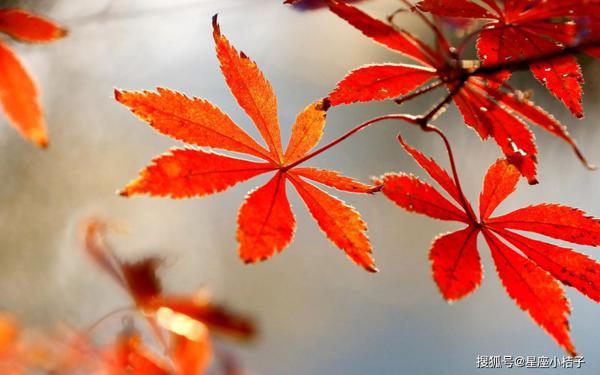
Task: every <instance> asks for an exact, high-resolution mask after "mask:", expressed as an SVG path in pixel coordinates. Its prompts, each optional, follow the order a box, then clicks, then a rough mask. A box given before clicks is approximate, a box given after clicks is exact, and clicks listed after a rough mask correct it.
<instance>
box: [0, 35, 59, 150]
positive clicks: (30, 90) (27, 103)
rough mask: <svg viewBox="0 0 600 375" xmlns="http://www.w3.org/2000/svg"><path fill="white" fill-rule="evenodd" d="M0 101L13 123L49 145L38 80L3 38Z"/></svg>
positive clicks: (0, 56)
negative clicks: (28, 71)
mask: <svg viewBox="0 0 600 375" xmlns="http://www.w3.org/2000/svg"><path fill="white" fill-rule="evenodd" d="M0 72H2V74H0V102H1V103H2V106H3V107H4V112H5V113H6V115H7V116H8V118H9V119H10V120H11V122H12V124H13V126H14V127H15V128H16V129H17V130H18V131H19V132H20V133H21V135H23V137H25V138H26V139H28V140H30V141H32V142H33V143H35V144H37V145H38V146H40V147H46V146H47V145H48V136H47V134H46V124H45V122H44V119H43V117H42V109H41V107H40V103H39V100H38V93H37V89H36V87H35V83H34V82H33V80H32V79H31V77H30V76H29V74H28V73H27V71H26V70H25V68H24V67H23V65H22V64H21V62H20V61H19V59H18V58H17V56H16V55H15V54H14V52H13V51H12V50H11V49H10V48H8V46H7V45H5V44H4V43H3V42H2V41H0Z"/></svg>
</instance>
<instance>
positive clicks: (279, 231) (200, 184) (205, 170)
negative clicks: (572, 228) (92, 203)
mask: <svg viewBox="0 0 600 375" xmlns="http://www.w3.org/2000/svg"><path fill="white" fill-rule="evenodd" d="M213 28H214V32H213V36H214V40H215V43H216V50H217V57H218V59H219V61H220V63H221V71H222V73H223V76H224V77H225V81H226V82H227V85H228V86H229V88H230V90H231V93H232V94H233V96H234V97H235V98H236V99H237V102H238V104H239V105H240V106H241V107H242V108H243V109H244V110H245V111H246V113H247V114H248V116H249V117H250V118H251V119H252V121H253V122H254V124H255V125H256V127H257V129H258V131H259V132H260V134H261V136H262V138H263V139H264V141H265V142H266V144H267V146H268V149H265V148H264V147H263V146H261V145H260V144H258V143H257V142H256V141H255V140H254V139H253V138H252V137H251V136H250V135H248V134H247V133H246V132H245V131H244V130H242V128H240V127H239V126H238V125H236V124H235V123H234V122H233V121H232V120H231V119H230V118H229V116H227V115H226V114H225V113H223V112H222V111H221V110H220V109H219V108H217V107H216V106H214V105H213V104H211V103H209V102H207V101H205V100H203V99H199V98H188V97H187V96H185V95H183V94H180V93H177V92H172V91H170V90H168V89H163V88H158V89H157V91H156V92H149V91H145V92H126V91H118V90H117V91H116V92H115V96H116V99H117V100H118V101H119V102H120V103H122V104H123V105H125V106H127V107H129V108H130V109H131V111H132V112H133V113H134V114H135V115H137V116H138V117H139V118H141V119H143V120H144V121H146V122H148V123H149V124H150V125H151V126H152V127H153V128H155V129H156V130H157V131H159V132H160V133H162V134H165V135H167V136H170V137H172V138H175V139H177V140H181V141H184V142H187V143H190V144H193V145H196V146H201V147H211V148H216V149H222V150H227V151H233V152H237V153H242V154H246V155H248V156H251V157H256V158H259V159H260V160H262V162H255V161H250V160H246V159H240V158H234V157H230V156H225V155H221V154H217V153H213V152H207V151H203V150H201V149H190V148H184V149H173V150H171V151H169V152H168V153H166V154H164V155H161V156H159V157H157V158H156V159H154V160H153V162H152V164H151V165H150V166H148V167H147V168H145V169H144V170H142V172H141V173H140V176H139V177H138V178H137V179H136V180H134V181H133V182H131V183H130V184H129V185H127V187H125V189H124V190H123V191H122V192H121V194H122V195H124V196H130V195H134V194H150V195H153V196H169V197H172V198H187V197H202V196H205V195H210V194H213V193H217V192H221V191H223V190H226V189H228V188H230V187H231V186H233V185H235V184H237V183H240V182H242V181H245V180H248V179H250V178H252V177H255V176H258V175H261V174H263V173H267V172H275V175H274V176H273V177H272V178H271V179H270V180H269V181H268V182H267V183H266V184H265V185H263V186H262V187H260V188H258V189H256V190H254V191H252V192H251V193H249V194H248V196H247V197H246V200H245V201H244V203H243V204H242V206H241V208H240V211H239V215H238V231H237V239H238V242H239V249H238V251H239V254H240V257H241V258H242V259H243V260H244V261H245V262H255V261H258V260H264V259H267V258H269V257H270V256H272V255H273V254H274V253H275V252H279V251H282V250H283V249H284V248H285V247H286V246H288V244H289V243H290V242H291V240H292V237H293V235H294V231H295V226H296V222H295V218H294V215H293V213H292V211H291V206H290V203H289V201H288V198H287V194H286V182H288V181H289V182H290V183H291V184H292V185H293V186H294V188H295V189H296V191H297V192H298V194H299V195H300V197H301V198H302V200H303V201H304V203H305V204H306V206H307V207H308V210H309V211H310V213H311V214H312V216H313V217H314V219H315V220H316V221H317V223H318V225H319V227H320V228H321V229H322V230H323V232H325V234H326V235H327V237H328V238H329V239H330V240H331V241H332V242H333V243H334V244H335V245H336V246H338V247H339V248H340V249H342V250H344V251H345V253H346V254H347V255H348V256H349V257H350V258H351V259H352V260H353V261H354V262H356V263H357V264H359V265H361V266H363V267H364V268H365V269H366V270H368V271H371V272H374V271H375V270H376V268H375V265H374V262H373V259H372V258H371V255H370V254H371V244H370V242H369V239H368V238H367V236H366V234H365V232H366V229H367V227H366V224H365V223H364V222H363V220H362V219H361V217H360V215H359V214H358V212H356V211H355V210H354V209H353V208H352V207H350V206H348V205H346V204H345V203H344V202H342V201H341V200H339V199H337V198H335V197H333V196H331V195H329V194H328V193H326V192H324V191H323V190H321V189H320V188H318V187H316V186H315V185H313V184H312V183H310V182H308V180H312V181H315V182H317V183H320V184H323V185H326V186H329V187H332V188H335V189H337V190H342V191H348V192H352V193H372V192H374V191H376V190H377V189H378V188H377V187H373V186H368V185H365V184H362V183H360V182H357V181H355V180H353V179H351V178H348V177H345V176H342V175H340V174H339V173H338V172H335V171H331V170H321V169H317V168H310V167H303V168H299V167H296V165H298V164H299V163H300V162H302V161H304V160H305V159H307V158H308V157H310V154H309V152H310V151H311V149H313V148H314V147H315V146H316V145H317V144H318V143H319V141H320V139H321V137H322V135H323V129H324V127H325V117H326V111H327V109H328V107H329V101H328V100H321V101H317V102H314V103H312V104H310V105H308V106H307V107H306V108H305V109H304V110H303V111H302V112H301V113H300V114H299V115H298V117H297V119H296V122H295V123H294V125H293V127H292V135H291V138H290V141H289V143H288V146H287V149H286V150H285V152H283V150H282V147H281V139H280V131H279V122H278V117H277V98H276V96H275V94H274V93H273V89H272V88H271V85H270V83H269V82H268V81H267V80H266V79H265V77H264V76H263V74H262V73H261V71H260V70H259V69H258V67H257V66H256V64H255V63H254V61H252V60H251V59H249V58H248V57H247V56H246V55H245V54H244V53H243V52H238V51H237V50H236V49H235V48H234V47H233V46H232V45H231V44H230V43H229V41H228V40H227V39H226V38H225V36H224V35H222V34H221V31H220V28H219V25H218V23H217V19H216V16H215V18H214V19H213Z"/></svg>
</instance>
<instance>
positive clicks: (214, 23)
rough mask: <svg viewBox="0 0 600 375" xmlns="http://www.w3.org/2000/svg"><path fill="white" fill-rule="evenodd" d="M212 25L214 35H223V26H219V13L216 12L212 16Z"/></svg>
mask: <svg viewBox="0 0 600 375" xmlns="http://www.w3.org/2000/svg"><path fill="white" fill-rule="evenodd" d="M212 27H213V35H214V36H215V38H216V37H220V36H221V26H219V13H215V14H214V15H213V16H212Z"/></svg>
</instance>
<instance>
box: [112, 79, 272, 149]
mask: <svg viewBox="0 0 600 375" xmlns="http://www.w3.org/2000/svg"><path fill="white" fill-rule="evenodd" d="M115 99H116V100H117V101H118V102H120V103H121V104H123V105H125V106H127V107H128V108H129V109H131V112H133V113H134V114H135V115H136V116H138V117H139V118H140V119H142V120H144V121H146V122H148V123H149V124H150V125H151V126H152V127H153V128H155V129H156V130H158V131H159V132H160V133H162V134H165V135H167V136H170V137H172V138H175V139H177V140H180V141H183V142H187V143H191V144H195V145H197V146H202V147H212V148H219V149H223V150H228V151H235V152H241V153H246V154H250V155H254V156H257V157H259V158H263V159H264V158H267V159H268V157H269V153H268V151H267V150H265V149H264V148H263V147H262V146H260V145H259V144H258V143H256V141H255V140H254V139H252V137H250V136H249V135H248V134H247V133H246V132H245V131H244V130H242V129H241V128H240V127H239V126H237V125H236V124H235V123H234V122H233V121H232V120H231V119H230V118H229V116H227V115H226V114H225V113H223V112H222V111H221V110H220V109H219V108H218V107H216V106H214V105H212V104H211V103H209V102H207V101H206V100H202V99H199V98H188V97H187V96H185V95H183V94H180V93H177V92H173V91H171V90H169V89H164V88H160V87H159V88H157V89H156V92H151V91H143V92H130V91H119V90H115Z"/></svg>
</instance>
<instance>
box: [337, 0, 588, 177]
mask: <svg viewBox="0 0 600 375" xmlns="http://www.w3.org/2000/svg"><path fill="white" fill-rule="evenodd" d="M485 3H486V4H488V5H489V6H490V7H492V8H493V9H495V10H496V12H497V13H495V16H496V17H495V18H494V20H493V21H491V22H490V23H489V24H487V25H486V26H485V28H484V29H483V31H482V32H481V34H480V38H479V42H478V43H477V47H478V50H479V53H480V55H481V57H482V59H483V61H484V65H483V67H478V66H477V65H476V64H475V66H472V64H465V62H464V61H463V60H461V59H460V58H459V56H457V54H456V53H455V49H454V48H453V47H451V45H450V43H449V42H448V41H447V40H446V38H445V37H444V35H443V34H442V33H441V32H439V30H437V31H438V32H437V33H436V36H437V40H438V47H437V48H432V47H430V46H428V45H427V44H425V43H424V42H422V41H421V40H420V39H418V38H417V37H416V36H414V35H412V34H410V33H409V32H407V31H406V30H403V29H399V28H396V27H393V26H392V25H390V24H387V23H385V22H382V21H379V20H377V19H374V18H372V17H371V16H369V15H368V14H366V13H364V12H362V11H360V10H359V9H357V8H355V7H353V6H351V5H348V4H345V3H342V2H337V1H331V2H330V8H331V10H332V11H333V12H334V13H336V14H337V15H338V16H340V17H341V18H343V19H344V20H346V21H347V22H349V23H350V24H351V25H353V26H354V27H356V28H357V29H359V30H360V31H361V32H362V33H363V34H365V35H366V36H368V37H369V38H371V39H373V40H375V41H376V42H378V43H380V44H383V45H384V46H386V47H388V48H390V49H391V50H393V51H395V52H398V53H400V54H402V55H404V56H406V57H409V58H411V59H413V60H415V61H417V62H419V63H420V64H422V66H416V65H408V64H376V65H368V66H365V67H361V68H358V69H356V70H353V71H352V72H350V73H349V74H348V76H346V77H345V78H344V79H343V80H342V81H341V82H340V83H339V84H338V86H337V88H336V89H335V90H334V91H333V92H332V93H331V94H330V100H331V104H332V105H334V106H335V105H340V104H350V103H355V102H366V101H373V100H385V99H391V98H397V97H400V96H402V95H406V94H409V93H410V92H412V91H413V90H415V89H417V88H419V87H421V86H423V85H425V84H426V83H428V82H432V85H431V86H430V87H428V88H425V89H424V90H423V91H425V90H430V89H432V88H435V87H438V86H445V87H446V88H447V89H448V91H449V92H450V95H451V97H452V99H453V100H454V103H455V104H456V105H457V106H458V109H459V110H460V112H461V113H462V115H463V117H464V120H465V123H466V124H467V125H468V126H470V127H472V128H473V129H474V130H475V131H476V132H477V134H479V136H480V137H481V138H482V139H487V138H489V137H492V138H493V139H494V140H495V141H496V143H497V144H498V145H499V146H500V148H501V150H502V151H503V153H504V154H505V155H506V157H507V159H508V160H509V161H510V162H511V163H512V164H514V165H515V166H516V167H517V168H518V169H519V171H520V172H521V174H522V175H523V176H525V177H526V178H527V179H528V181H529V182H530V183H536V182H537V179H536V163H537V149H536V146H535V141H534V136H533V133H532V132H531V131H530V130H529V129H528V128H527V126H526V125H525V123H524V120H526V121H528V122H530V123H532V124H535V125H537V126H540V127H541V128H542V129H544V130H546V131H548V132H550V133H551V134H553V135H555V136H557V137H559V138H561V139H563V140H564V141H566V142H567V143H568V144H569V145H571V147H572V148H573V149H574V150H575V152H576V154H577V155H578V157H579V158H580V159H581V160H582V161H583V162H585V159H584V157H583V155H582V153H581V152H580V151H579V149H578V148H577V145H576V143H575V141H574V140H573V139H572V138H571V137H570V136H569V134H568V132H567V130H566V129H565V127H564V126H563V125H561V124H560V123H559V122H558V121H557V120H556V119H555V118H554V117H553V116H551V115H550V114H548V113H547V112H545V111H544V110H543V109H541V108H540V107H538V106H536V105H535V104H533V103H532V102H531V101H530V100H528V99H527V98H525V96H524V95H522V94H521V93H520V92H518V91H515V90H512V89H511V90H506V88H507V85H505V84H504V81H505V80H506V79H507V78H508V77H509V76H510V74H511V68H512V69H516V68H520V66H519V64H517V63H518V62H519V61H520V60H526V59H533V60H532V61H534V62H532V63H530V64H529V67H530V68H531V70H532V72H534V75H535V76H536V77H537V78H538V79H539V80H540V81H542V82H543V83H544V84H545V85H546V86H547V87H548V88H549V89H550V91H551V92H552V93H553V94H554V95H555V96H557V97H558V98H559V99H561V100H562V101H563V102H564V103H565V104H566V105H567V106H568V107H569V108H570V109H571V110H572V111H573V113H575V114H576V115H577V116H581V115H582V113H583V110H582V109H581V88H580V84H581V82H582V76H581V72H580V69H579V65H578V64H577V61H576V60H575V57H573V56H572V55H569V54H561V55H560V56H557V57H552V54H554V53H557V52H561V51H562V50H563V49H565V48H566V46H570V45H571V44H574V43H580V42H581V41H580V38H578V36H579V35H580V34H581V33H576V32H570V33H569V34H563V33H564V29H569V30H571V29H572V30H577V29H578V27H577V24H574V23H573V19H574V17H576V16H583V15H584V14H585V12H586V11H596V10H597V7H598V2H592V1H587V0H580V1H575V2H563V1H557V0H555V1H538V2H535V4H530V3H529V2H523V1H521V2H519V1H509V2H507V5H506V7H507V9H506V12H507V13H506V14H505V13H501V9H500V8H499V7H498V6H497V5H496V4H495V2H494V1H493V0H487V1H485ZM547 3H552V4H553V7H551V8H549V7H548V6H547ZM567 3H568V4H567ZM580 3H581V4H580ZM419 7H420V8H421V9H424V10H427V11H430V12H434V13H435V14H436V15H440V16H453V17H473V18H492V14H491V13H489V12H488V11H487V10H486V9H484V8H482V7H480V6H479V5H477V4H475V3H471V2H469V1H467V0H464V1H458V0H457V1H449V2H440V1H434V0H432V1H423V2H421V3H420V4H419ZM572 9H577V11H576V12H577V13H572V12H571V10H572ZM509 10H510V11H509ZM517 10H520V11H519V12H517ZM515 12H517V13H518V14H520V15H521V18H517V17H516V14H515ZM593 14H595V16H594V17H598V14H600V12H599V11H596V12H595V13H593ZM559 16H560V17H559ZM557 17H558V18H560V19H561V20H564V22H563V23H557V22H556V18H557ZM517 19H518V20H521V21H520V22H522V23H523V25H521V24H519V23H517ZM594 20H595V18H594ZM595 22H596V23H597V22H600V20H599V21H595ZM517 25H521V27H522V29H523V30H521V29H517V27H518V26H517ZM509 31H510V32H509ZM538 34H542V35H543V36H544V37H542V36H540V35H538ZM513 35H519V39H514V38H513ZM558 35H562V36H563V38H562V39H558ZM551 36H554V38H555V39H554V40H553V42H550V41H548V40H547V39H548V38H550V37H551ZM521 38H528V39H527V41H529V42H530V44H531V43H533V44H535V46H536V47H535V48H534V47H530V48H527V46H528V44H527V43H526V42H523V41H521ZM588 39H589V38H588ZM515 40H518V41H515ZM509 46H510V47H509ZM516 49H519V50H516ZM494 51H496V52H495V53H494ZM498 51H502V52H501V53H500V52H498ZM588 51H590V50H588ZM545 56H549V57H548V58H542V57H545ZM510 64H513V65H510Z"/></svg>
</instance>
